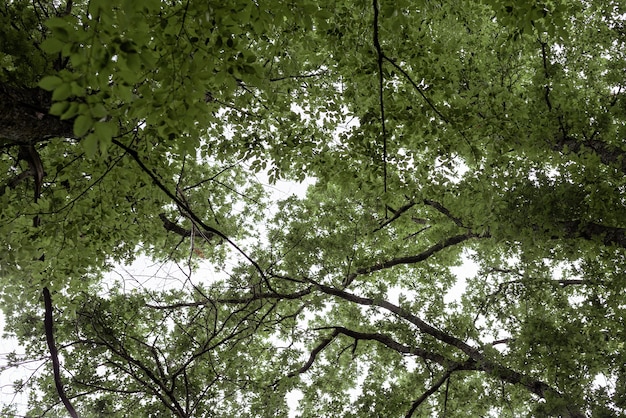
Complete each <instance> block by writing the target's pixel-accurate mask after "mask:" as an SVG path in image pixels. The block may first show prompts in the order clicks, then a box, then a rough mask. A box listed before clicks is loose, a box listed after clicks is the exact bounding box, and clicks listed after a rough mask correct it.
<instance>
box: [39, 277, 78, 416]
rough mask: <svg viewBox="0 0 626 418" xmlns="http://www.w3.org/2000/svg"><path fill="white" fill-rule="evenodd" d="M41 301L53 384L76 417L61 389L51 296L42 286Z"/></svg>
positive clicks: (63, 390)
mask: <svg viewBox="0 0 626 418" xmlns="http://www.w3.org/2000/svg"><path fill="white" fill-rule="evenodd" d="M43 301H44V305H45V309H46V310H45V316H44V328H45V331H46V342H47V343H48V349H49V350H50V357H51V359H52V370H53V373H54V385H55V386H56V389H57V393H58V394H59V398H61V401H62V402H63V405H65V409H67V412H68V413H69V414H70V416H71V417H72V418H78V413H77V412H76V410H75V409H74V406H73V405H72V403H71V402H70V400H69V398H68V397H67V394H66V393H65V389H63V382H62V381H61V365H60V363H59V352H58V350H57V347H56V344H55V342H54V327H53V322H52V297H51V296H50V291H49V290H48V288H47V287H44V288H43Z"/></svg>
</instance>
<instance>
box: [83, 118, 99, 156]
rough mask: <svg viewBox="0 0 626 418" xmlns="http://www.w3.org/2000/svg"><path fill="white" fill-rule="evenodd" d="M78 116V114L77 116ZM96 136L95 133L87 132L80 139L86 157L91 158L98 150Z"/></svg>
mask: <svg viewBox="0 0 626 418" xmlns="http://www.w3.org/2000/svg"><path fill="white" fill-rule="evenodd" d="M79 117H80V116H79ZM98 142H99V140H98V136H97V135H96V134H93V133H92V134H89V135H87V136H86V137H85V138H83V140H82V141H81V145H82V147H83V149H84V150H85V155H86V156H87V158H93V157H94V156H95V155H96V153H97V152H98V147H99V145H98Z"/></svg>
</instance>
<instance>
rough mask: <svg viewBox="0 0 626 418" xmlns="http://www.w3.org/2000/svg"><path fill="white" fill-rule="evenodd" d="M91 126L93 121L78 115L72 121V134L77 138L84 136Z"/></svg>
mask: <svg viewBox="0 0 626 418" xmlns="http://www.w3.org/2000/svg"><path fill="white" fill-rule="evenodd" d="M92 126H93V119H92V118H90V117H89V116H86V115H79V116H78V117H77V118H76V120H75V121H74V134H75V135H76V136H77V137H82V136H84V135H85V134H86V133H87V132H89V130H90V129H91V127H92Z"/></svg>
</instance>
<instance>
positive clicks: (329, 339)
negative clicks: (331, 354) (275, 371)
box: [287, 330, 339, 377]
mask: <svg viewBox="0 0 626 418" xmlns="http://www.w3.org/2000/svg"><path fill="white" fill-rule="evenodd" d="M338 335H339V331H338V330H335V331H333V333H332V334H331V335H330V336H329V337H327V338H324V339H323V340H322V341H320V343H319V344H318V345H317V347H315V348H314V349H313V351H311V355H310V356H309V360H308V361H307V362H306V363H305V364H304V366H302V367H300V369H298V370H297V371H295V372H291V373H289V374H288V375H287V377H294V376H296V375H298V374H302V373H306V371H307V370H309V369H310V368H311V366H312V365H313V363H314V362H315V359H316V358H317V355H318V354H319V353H320V352H322V350H323V349H325V348H326V347H327V346H328V344H330V343H331V342H332V341H333V340H334V339H335V338H337V336H338Z"/></svg>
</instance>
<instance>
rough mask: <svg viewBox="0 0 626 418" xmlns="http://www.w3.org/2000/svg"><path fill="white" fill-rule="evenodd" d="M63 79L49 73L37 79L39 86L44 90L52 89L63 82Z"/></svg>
mask: <svg viewBox="0 0 626 418" xmlns="http://www.w3.org/2000/svg"><path fill="white" fill-rule="evenodd" d="M63 83H64V81H63V80H62V79H61V78H60V77H57V76H55V75H49V76H46V77H44V78H42V79H41V80H40V81H39V87H41V88H42V89H44V90H48V91H52V90H54V89H56V88H57V87H59V86H60V85H61V84H63Z"/></svg>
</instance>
